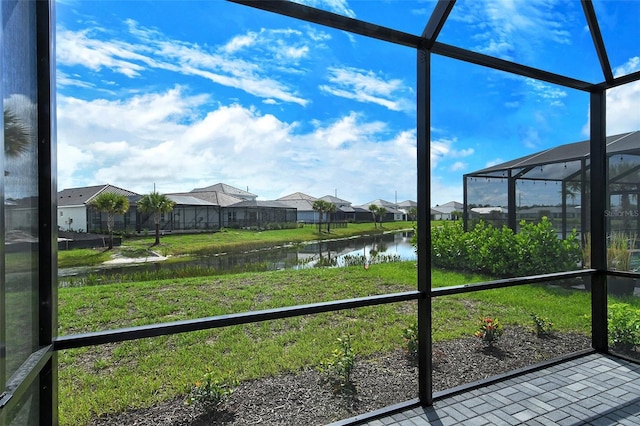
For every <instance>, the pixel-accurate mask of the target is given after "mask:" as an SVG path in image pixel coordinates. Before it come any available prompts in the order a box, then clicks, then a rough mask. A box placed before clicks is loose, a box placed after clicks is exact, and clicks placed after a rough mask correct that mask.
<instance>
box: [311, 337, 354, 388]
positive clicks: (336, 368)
mask: <svg viewBox="0 0 640 426" xmlns="http://www.w3.org/2000/svg"><path fill="white" fill-rule="evenodd" d="M337 341H338V347H337V348H336V349H334V350H333V353H332V354H331V356H330V357H329V358H327V359H325V360H323V361H322V362H321V364H320V371H321V372H323V373H327V374H328V375H329V376H330V378H331V379H332V381H333V384H334V390H336V391H342V390H347V391H354V386H353V383H352V382H351V372H352V371H353V367H354V366H355V358H356V354H355V352H354V351H353V349H352V348H351V336H349V335H343V336H342V337H339V338H338V339H337Z"/></svg>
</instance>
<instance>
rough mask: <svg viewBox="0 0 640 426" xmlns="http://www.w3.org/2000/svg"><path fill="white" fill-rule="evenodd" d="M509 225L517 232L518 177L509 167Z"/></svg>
mask: <svg viewBox="0 0 640 426" xmlns="http://www.w3.org/2000/svg"><path fill="white" fill-rule="evenodd" d="M507 179H508V181H507V209H508V210H509V211H508V212H507V222H508V223H507V226H508V227H509V228H511V230H512V231H513V232H516V230H517V226H518V222H517V220H516V208H517V203H516V178H515V177H513V174H512V171H511V169H509V176H508V177H507Z"/></svg>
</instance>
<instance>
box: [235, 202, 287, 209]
mask: <svg viewBox="0 0 640 426" xmlns="http://www.w3.org/2000/svg"><path fill="white" fill-rule="evenodd" d="M231 207H274V208H280V209H292V210H293V209H295V208H294V207H291V206H289V205H287V204H286V203H285V202H283V201H259V200H244V201H240V202H239V203H236V204H234V205H232V206H231Z"/></svg>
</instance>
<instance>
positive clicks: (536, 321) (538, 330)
mask: <svg viewBox="0 0 640 426" xmlns="http://www.w3.org/2000/svg"><path fill="white" fill-rule="evenodd" d="M529 315H530V316H531V321H533V332H534V333H535V335H536V336H538V337H546V336H549V335H551V331H552V329H553V323H552V322H551V321H550V320H549V319H548V318H545V317H541V316H540V315H538V314H534V313H531V314H529Z"/></svg>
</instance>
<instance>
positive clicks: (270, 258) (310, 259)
mask: <svg viewBox="0 0 640 426" xmlns="http://www.w3.org/2000/svg"><path fill="white" fill-rule="evenodd" d="M412 235H413V232H394V233H388V234H381V235H376V236H362V237H353V238H348V239H341V240H331V241H322V242H314V243H310V244H303V245H294V246H281V247H271V248H268V249H262V250H252V251H245V252H234V253H225V254H212V255H210V256H203V257H200V258H198V259H196V260H189V261H185V262H177V263H162V262H157V263H143V264H133V265H127V266H118V267H100V268H70V269H61V270H60V271H59V273H58V275H59V276H60V277H65V276H83V275H86V274H89V273H90V272H91V273H96V272H99V273H100V274H103V275H110V274H127V273H134V272H143V271H159V270H162V269H170V270H177V269H181V268H183V269H184V268H196V267H198V268H203V269H215V270H217V271H220V272H221V273H224V272H228V273H237V272H242V271H256V270H262V271H269V270H279V269H304V268H313V267H318V266H337V267H339V266H344V265H345V259H346V258H348V256H364V257H365V258H366V259H371V258H372V257H374V256H382V255H387V256H397V257H398V259H399V260H415V259H416V258H417V257H416V254H415V251H414V249H413V246H412V245H411V237H412ZM63 281H64V280H63Z"/></svg>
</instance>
